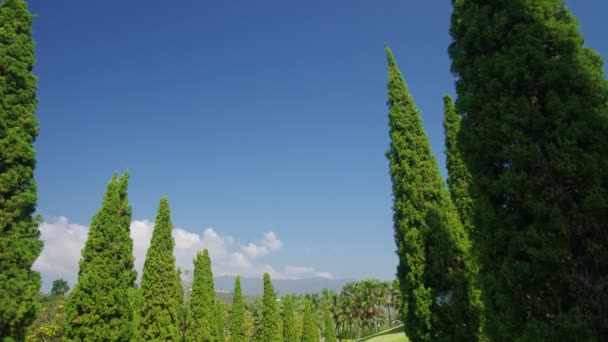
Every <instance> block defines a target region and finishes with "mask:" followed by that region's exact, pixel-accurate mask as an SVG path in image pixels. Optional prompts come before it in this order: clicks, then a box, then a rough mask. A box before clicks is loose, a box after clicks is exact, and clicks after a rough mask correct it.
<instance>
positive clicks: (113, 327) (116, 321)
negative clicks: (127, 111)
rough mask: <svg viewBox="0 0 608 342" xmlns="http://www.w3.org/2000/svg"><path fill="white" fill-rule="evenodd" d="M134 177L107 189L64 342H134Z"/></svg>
mask: <svg viewBox="0 0 608 342" xmlns="http://www.w3.org/2000/svg"><path fill="white" fill-rule="evenodd" d="M128 180H129V174H128V173H125V175H124V176H122V177H120V179H118V177H117V175H116V174H115V175H114V176H113V177H112V180H111V181H110V184H108V188H107V190H106V194H105V196H104V199H103V204H102V207H101V209H99V210H98V211H97V213H96V214H95V216H93V221H92V222H91V228H90V230H89V236H88V238H87V241H86V243H85V245H84V249H83V250H82V259H80V270H79V272H78V283H77V284H76V287H75V288H74V291H73V292H72V294H71V295H70V298H69V300H68V302H67V304H66V314H65V315H66V325H65V329H64V340H68V341H70V340H73V341H81V340H82V341H130V340H131V339H132V338H133V336H134V335H133V334H134V331H135V326H134V324H133V309H132V307H131V297H132V294H133V286H134V282H135V278H136V277H137V275H136V272H135V270H134V268H133V262H134V258H133V241H132V240H131V236H130V234H129V230H130V223H131V206H130V205H129V199H128V196H127V183H128Z"/></svg>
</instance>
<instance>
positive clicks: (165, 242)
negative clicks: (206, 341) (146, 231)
mask: <svg viewBox="0 0 608 342" xmlns="http://www.w3.org/2000/svg"><path fill="white" fill-rule="evenodd" d="M172 231H173V224H172V223H171V213H170V210H169V201H168V200H167V198H166V197H163V198H162V199H161V200H160V205H159V207H158V214H157V216H156V222H155V224H154V231H153V233H152V240H151V242H150V247H149V248H148V251H147V253H146V261H145V263H144V268H143V274H142V278H141V287H140V296H141V299H140V304H139V306H138V308H137V310H136V314H137V333H138V340H140V341H179V340H180V334H179V323H180V313H181V312H180V311H181V305H182V303H180V302H179V300H180V299H181V298H180V293H179V292H181V282H180V280H179V277H178V275H177V274H176V269H175V257H174V256H173V247H174V246H175V242H174V241H173V236H171V232H172Z"/></svg>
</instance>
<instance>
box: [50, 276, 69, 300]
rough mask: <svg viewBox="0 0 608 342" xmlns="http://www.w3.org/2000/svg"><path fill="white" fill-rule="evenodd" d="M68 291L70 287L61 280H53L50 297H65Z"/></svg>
mask: <svg viewBox="0 0 608 342" xmlns="http://www.w3.org/2000/svg"><path fill="white" fill-rule="evenodd" d="M69 291H70V285H68V282H67V281H65V280H63V279H56V280H53V287H51V296H60V297H63V296H65V294H66V293H68V292H69Z"/></svg>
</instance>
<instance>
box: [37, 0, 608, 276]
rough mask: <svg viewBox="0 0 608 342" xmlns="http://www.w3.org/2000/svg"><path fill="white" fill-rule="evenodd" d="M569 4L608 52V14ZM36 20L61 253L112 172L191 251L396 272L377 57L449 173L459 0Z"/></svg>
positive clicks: (79, 8)
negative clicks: (447, 131)
mask: <svg viewBox="0 0 608 342" xmlns="http://www.w3.org/2000/svg"><path fill="white" fill-rule="evenodd" d="M568 4H569V5H570V6H571V9H572V10H573V11H574V13H575V15H576V16H577V17H578V18H579V19H580V20H581V23H582V31H583V34H584V36H585V38H586V42H587V45H588V46H591V47H593V48H594V49H595V50H596V51H598V52H599V53H600V54H601V55H602V56H603V57H604V58H606V57H608V41H606V40H605V39H604V38H605V32H606V31H607V28H608V26H607V25H606V22H605V19H604V14H605V13H606V12H607V11H608V3H606V2H605V1H601V0H585V1H568ZM30 10H31V11H32V12H33V13H34V14H35V15H36V19H35V22H34V38H35V40H36V49H37V60H38V62H37V65H36V68H35V73H36V75H37V76H38V78H39V90H38V98H39V106H38V110H37V115H38V118H39V120H40V126H41V134H40V136H39V138H38V140H37V143H36V150H37V153H38V166H37V170H36V177H37V180H38V187H39V188H38V193H39V204H38V212H39V213H40V214H41V215H42V216H43V217H44V219H45V224H47V226H46V230H45V231H43V236H46V237H47V238H49V236H51V235H55V236H57V237H58V238H57V239H58V240H57V241H54V242H53V241H49V242H47V245H52V244H53V243H59V244H61V243H62V242H61V238H62V237H63V236H67V235H62V234H63V233H60V232H59V229H64V230H65V229H67V230H68V231H69V230H70V229H72V230H74V229H76V231H80V232H81V233H82V232H86V226H88V225H89V224H90V220H91V216H92V215H93V214H94V212H95V211H96V210H97V208H98V207H99V206H100V204H101V198H102V195H103V191H104V190H105V186H106V184H107V182H108V180H109V178H110V177H111V175H112V173H113V172H115V171H119V172H122V171H124V170H126V169H128V170H129V171H130V173H131V182H130V188H129V196H130V199H131V204H132V207H133V219H134V220H136V222H138V224H142V225H146V224H148V226H150V225H149V223H150V222H149V221H153V220H154V217H155V214H156V209H157V205H158V201H159V198H160V197H161V196H165V195H166V196H168V197H169V201H170V203H171V207H172V214H173V221H174V224H175V226H176V227H179V228H181V229H182V230H181V231H182V232H183V233H184V234H186V233H191V234H195V235H198V236H199V240H197V241H199V244H195V245H193V246H199V247H200V246H203V247H205V246H206V245H205V244H206V243H208V242H209V241H212V240H213V237H211V238H210V239H211V240H209V239H206V238H205V236H206V235H205V234H206V233H205V229H207V228H210V227H211V228H212V232H213V233H215V234H216V235H217V236H218V237H219V238H220V239H221V240H222V241H223V243H226V244H228V245H230V246H232V247H229V248H227V249H225V252H226V253H228V254H230V253H237V252H238V253H241V254H242V255H243V256H244V257H247V258H249V259H248V260H247V261H250V262H251V264H252V265H254V266H255V265H258V266H260V265H262V266H263V267H258V268H256V270H261V269H264V267H272V268H273V269H275V270H277V272H278V273H277V274H279V273H280V274H282V275H283V276H285V275H286V274H289V271H288V270H292V271H294V272H295V270H298V269H297V268H298V267H300V268H299V270H301V271H302V272H301V273H300V274H306V275H314V274H315V273H314V272H312V271H310V270H311V269H314V270H315V272H322V273H319V274H328V273H330V274H331V275H332V276H334V277H338V278H364V277H376V278H382V279H389V278H392V277H393V276H394V274H395V267H396V262H397V260H396V256H395V253H394V250H395V246H394V241H393V232H392V218H391V215H392V212H391V190H390V179H389V174H388V162H387V160H386V159H385V157H384V152H385V151H386V150H387V148H388V133H387V109H386V104H385V103H386V57H385V52H384V48H383V45H384V43H385V42H388V43H389V44H390V46H391V48H392V50H393V52H394V53H395V56H396V58H397V60H398V63H399V65H400V68H401V71H402V72H403V74H404V76H405V78H406V81H407V83H408V84H409V87H410V91H411V93H412V94H413V96H414V99H415V101H416V103H417V104H418V106H419V108H420V109H421V111H422V116H423V121H424V125H425V127H426V129H427V132H428V135H429V138H430V141H431V145H432V148H433V152H434V153H435V155H436V156H437V157H438V161H439V164H440V166H441V168H442V172H443V173H444V174H445V172H444V171H443V167H444V156H443V128H442V126H441V121H442V100H441V97H442V95H443V94H445V93H450V94H452V93H453V92H454V90H453V82H454V78H453V77H452V75H451V73H450V71H449V68H450V61H449V59H448V56H447V52H446V49H447V46H448V44H449V42H450V37H449V34H448V26H449V16H450V12H451V6H450V2H449V1H447V0H443V1H395V0H391V1H367V0H365V1H364V0H334V1H320V0H311V1H298V2H296V1H279V0H267V1H247V0H235V1H194V0H185V1H178V2H167V1H163V2H160V1H156V0H152V1H151V0H148V1H143V0H134V1H118V0H107V1H65V0H54V1H47V0H32V1H30ZM146 222H147V223H146ZM70 227H71V228H70ZM75 227H76V228H75ZM45 232H46V233H45ZM208 232H209V231H207V233H208ZM269 232H272V233H273V235H274V240H273V238H270V240H269V239H268V237H269V235H268V234H269ZM45 234H46V235H45ZM265 234H266V235H265ZM68 235H69V234H68ZM72 235H73V234H72ZM144 235H145V234H144ZM186 235H187V234H186ZM212 235H213V234H212ZM84 236H86V234H85V235H84ZM188 236H190V235H188ZM207 237H209V236H207ZM271 240H272V241H271ZM276 241H279V242H278V243H279V244H280V245H277V244H276V243H277V242H276ZM209 243H211V242H209ZM136 244H137V241H136ZM250 244H252V245H253V246H255V247H256V248H262V251H263V248H266V253H260V254H256V252H255V251H254V252H252V250H251V249H249V250H247V247H248V246H250ZM273 244H274V245H273ZM189 246H190V245H189ZM272 246H274V247H272ZM51 247H52V246H51ZM51 247H49V249H48V250H47V251H46V255H47V257H48V256H49V253H51V252H50V250H51V249H50V248H51ZM190 247H192V246H190ZM252 248H254V247H252ZM273 248H274V249H273ZM247 251H249V252H252V253H250V254H247V253H246V252H247ZM54 253H56V254H57V253H61V248H59V249H58V250H57V251H56V252H54ZM218 253H219V254H218V255H217V258H218V259H221V258H223V256H222V253H223V252H221V251H220V252H218ZM54 257H55V258H57V261H56V262H61V260H62V259H61V258H59V257H58V256H57V255H55V256H54ZM212 257H213V254H212ZM185 258H186V259H187V257H185ZM74 259H77V256H74V255H72V257H70V260H71V261H70V262H71V264H70V265H72V264H75V263H76V261H77V260H76V261H74ZM225 261H226V263H228V259H226V260H225ZM188 262H189V261H188ZM224 266H225V265H224ZM70 267H72V266H70ZM70 267H66V271H65V272H69V271H71V270H72V269H71V268H70ZM218 267H222V265H219V266H218ZM305 269H306V270H308V271H309V272H304V271H303V270H305ZM227 272H228V271H227ZM281 272H282V273H281ZM295 273H297V272H295ZM63 274H64V273H57V274H45V273H44V271H43V276H46V277H47V281H48V280H49V277H54V276H60V275H63Z"/></svg>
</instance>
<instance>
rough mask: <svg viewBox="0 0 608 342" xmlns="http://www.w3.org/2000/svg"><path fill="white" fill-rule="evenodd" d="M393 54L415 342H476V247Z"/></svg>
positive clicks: (399, 240) (394, 163)
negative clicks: (473, 256) (472, 249)
mask: <svg viewBox="0 0 608 342" xmlns="http://www.w3.org/2000/svg"><path fill="white" fill-rule="evenodd" d="M386 51H387V55H388V74H389V80H388V106H389V110H390V111H389V126H390V138H391V147H390V150H389V151H388V152H387V157H388V158H389V160H390V170H391V179H392V183H393V199H394V204H393V211H394V216H393V221H394V229H395V239H396V244H397V254H398V256H399V264H398V269H397V276H398V278H399V281H400V284H401V290H402V293H403V300H404V303H405V305H404V320H405V329H406V334H407V335H408V337H409V338H410V339H411V340H412V341H429V340H431V339H432V340H450V341H474V340H476V339H478V338H479V326H480V303H479V298H478V295H477V291H475V289H474V286H473V285H472V279H471V278H472V274H470V271H471V265H470V263H471V262H470V255H469V254H470V242H469V240H468V236H467V234H466V233H465V231H464V228H463V227H462V224H461V223H460V220H459V219H458V215H457V213H456V208H455V207H454V204H453V203H452V202H451V200H450V198H449V196H448V193H447V190H446V188H445V184H444V182H443V180H442V178H441V175H440V173H439V169H438V167H437V163H436V161H435V158H434V157H433V155H432V153H431V149H430V146H429V142H428V138H427V136H426V133H425V132H424V129H423V127H422V122H421V119H420V115H419V113H418V109H417V108H416V105H415V104H414V101H413V99H412V97H411V96H410V94H409V92H408V89H407V86H406V84H405V82H404V80H403V77H402V76H401V73H400V72H399V70H398V68H397V64H396V62H395V59H394V57H393V54H392V52H391V51H390V49H389V48H388V47H387V48H386Z"/></svg>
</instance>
